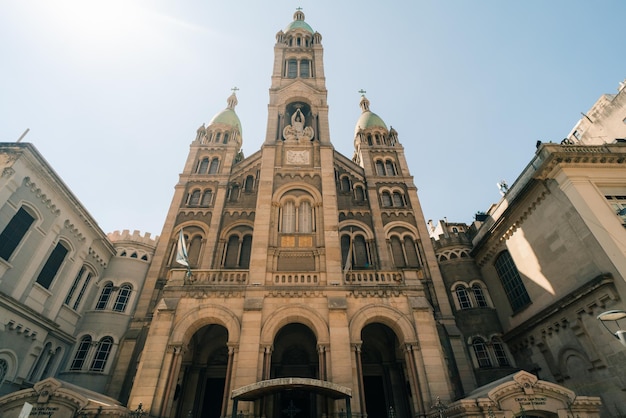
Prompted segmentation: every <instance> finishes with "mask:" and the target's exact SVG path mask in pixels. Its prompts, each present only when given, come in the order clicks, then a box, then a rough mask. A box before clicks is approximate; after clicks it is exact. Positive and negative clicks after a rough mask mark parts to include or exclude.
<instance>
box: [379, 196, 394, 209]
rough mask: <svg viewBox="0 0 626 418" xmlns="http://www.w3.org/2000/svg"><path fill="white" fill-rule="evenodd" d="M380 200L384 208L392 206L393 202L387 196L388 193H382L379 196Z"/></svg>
mask: <svg viewBox="0 0 626 418" xmlns="http://www.w3.org/2000/svg"><path fill="white" fill-rule="evenodd" d="M380 200H381V202H382V205H383V207H384V208H390V207H392V206H393V202H392V200H391V195H390V194H389V192H383V193H382V194H381V195H380Z"/></svg>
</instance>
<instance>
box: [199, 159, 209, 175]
mask: <svg viewBox="0 0 626 418" xmlns="http://www.w3.org/2000/svg"><path fill="white" fill-rule="evenodd" d="M208 169H209V159H208V158H203V159H202V161H200V164H198V169H197V170H196V173H198V174H206V172H207V170H208Z"/></svg>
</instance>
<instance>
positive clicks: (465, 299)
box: [454, 285, 472, 309]
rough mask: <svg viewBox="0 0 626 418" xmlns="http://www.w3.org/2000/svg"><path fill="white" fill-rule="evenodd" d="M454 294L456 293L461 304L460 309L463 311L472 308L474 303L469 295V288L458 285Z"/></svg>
mask: <svg viewBox="0 0 626 418" xmlns="http://www.w3.org/2000/svg"><path fill="white" fill-rule="evenodd" d="M454 293H456V299H457V301H458V302H459V307H460V308H461V309H468V308H471V307H472V302H471V301H470V298H469V295H468V294H467V288H466V287H465V286H462V285H458V286H457V287H456V288H455V289H454Z"/></svg>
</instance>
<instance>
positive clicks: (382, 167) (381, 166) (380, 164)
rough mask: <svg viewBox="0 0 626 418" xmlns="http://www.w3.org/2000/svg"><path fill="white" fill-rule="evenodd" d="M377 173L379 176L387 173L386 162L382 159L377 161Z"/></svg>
mask: <svg viewBox="0 0 626 418" xmlns="http://www.w3.org/2000/svg"><path fill="white" fill-rule="evenodd" d="M376 174H378V175H379V176H384V175H385V164H384V163H383V162H382V161H380V160H378V161H376Z"/></svg>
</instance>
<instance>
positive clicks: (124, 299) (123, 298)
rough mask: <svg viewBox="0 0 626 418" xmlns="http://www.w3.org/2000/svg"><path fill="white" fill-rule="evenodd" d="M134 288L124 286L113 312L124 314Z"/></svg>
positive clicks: (127, 285)
mask: <svg viewBox="0 0 626 418" xmlns="http://www.w3.org/2000/svg"><path fill="white" fill-rule="evenodd" d="M131 291H132V287H130V285H129V284H125V285H122V287H120V290H119V292H118V294H117V298H116V299H115V303H114V304H113V310H114V311H115V312H124V311H125V310H126V306H127V305H128V299H129V298H130V292H131Z"/></svg>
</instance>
